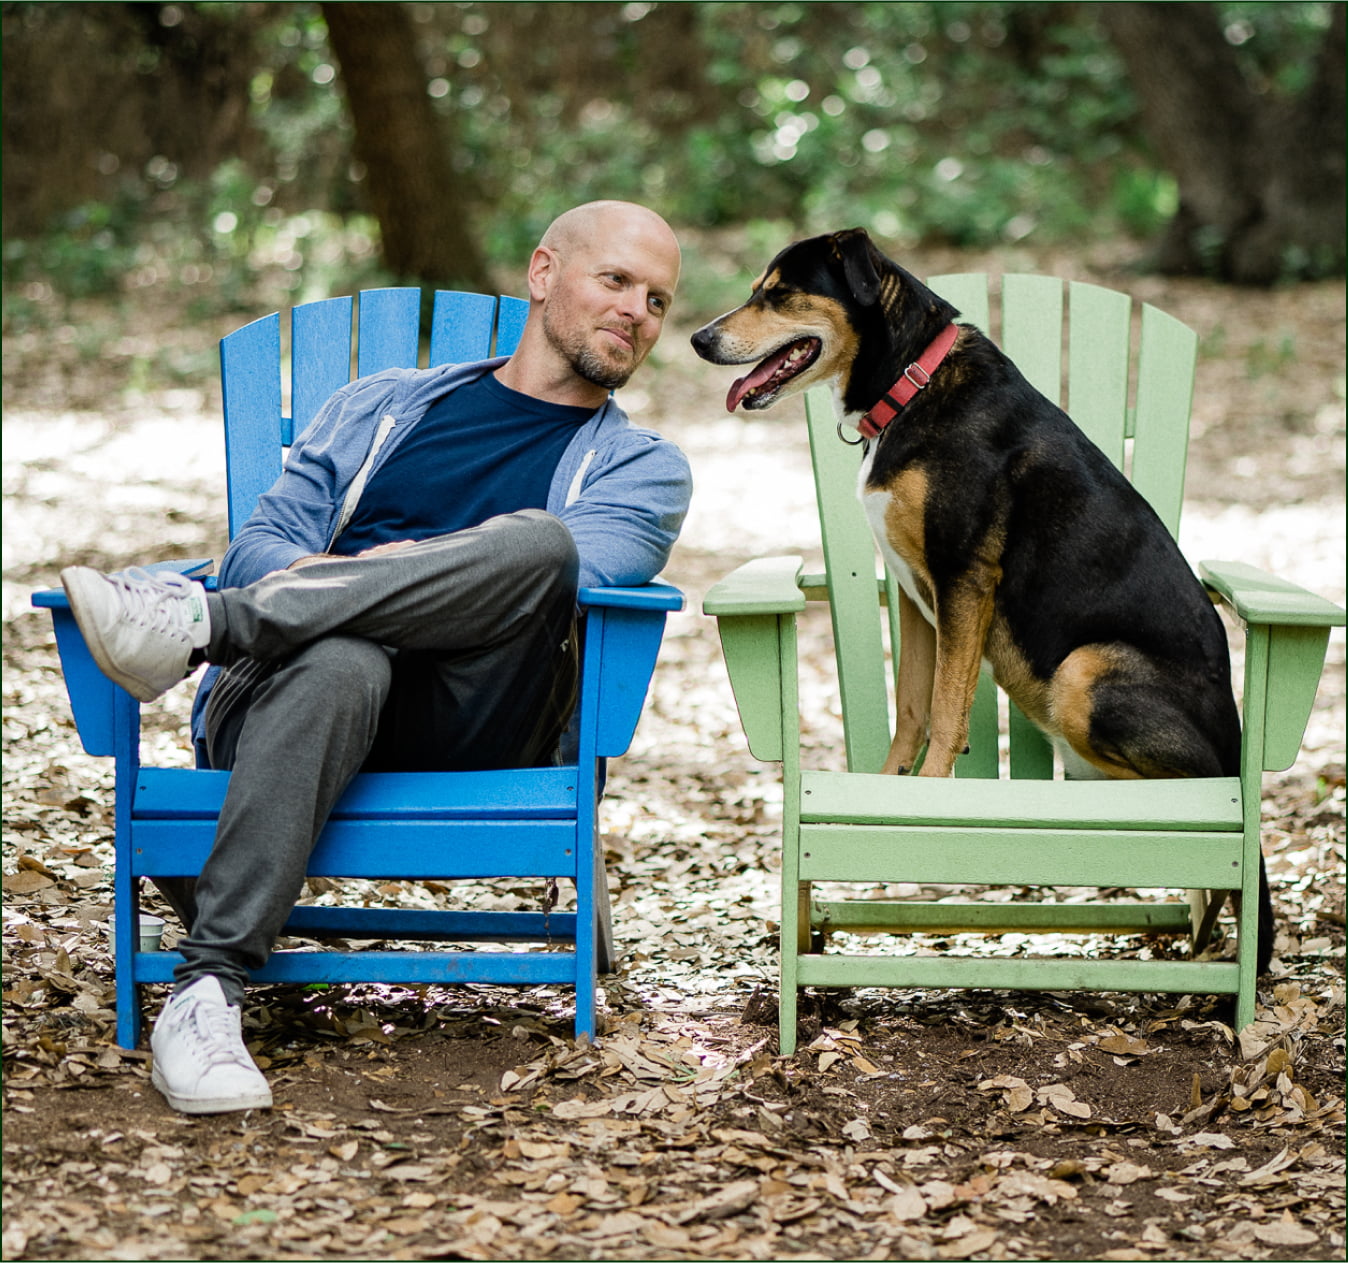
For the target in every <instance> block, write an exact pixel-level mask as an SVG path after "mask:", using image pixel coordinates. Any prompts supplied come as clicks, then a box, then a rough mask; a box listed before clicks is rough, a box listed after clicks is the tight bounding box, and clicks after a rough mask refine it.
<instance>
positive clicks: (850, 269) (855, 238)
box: [832, 228, 880, 307]
mask: <svg viewBox="0 0 1348 1263" xmlns="http://www.w3.org/2000/svg"><path fill="white" fill-rule="evenodd" d="M832 247H833V256H834V258H835V259H837V260H838V262H840V263H841V264H842V270H843V276H844V277H845V278H846V280H847V285H848V288H849V289H850V290H851V291H852V296H853V297H854V298H855V299H856V300H857V302H858V303H860V304H861V305H862V306H864V307H869V306H870V305H871V304H872V303H874V302H875V301H876V300H877V299H878V298H879V297H880V269H879V268H878V267H877V266H876V261H877V258H878V256H879V252H878V251H877V250H876V248H875V245H874V243H873V242H872V241H871V238H870V234H869V233H868V232H867V231H866V230H865V229H864V228H848V229H847V230H846V231H844V232H835V233H834V234H833V240H832Z"/></svg>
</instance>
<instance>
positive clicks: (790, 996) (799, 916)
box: [777, 882, 810, 1056]
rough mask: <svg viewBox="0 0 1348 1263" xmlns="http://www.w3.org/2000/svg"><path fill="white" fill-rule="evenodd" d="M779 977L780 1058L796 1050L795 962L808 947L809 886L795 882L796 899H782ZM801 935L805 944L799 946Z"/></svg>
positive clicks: (796, 974)
mask: <svg viewBox="0 0 1348 1263" xmlns="http://www.w3.org/2000/svg"><path fill="white" fill-rule="evenodd" d="M779 934H780V938H781V943H780V948H779V950H780V953H781V977H780V979H779V982H778V987H777V1046H778V1048H779V1049H780V1050H781V1053H782V1055H783V1056H790V1054H791V1053H793V1052H795V1051H796V1021H797V989H798V988H799V986H800V983H799V972H798V970H797V968H796V960H797V957H798V956H799V954H800V953H801V952H802V951H808V950H809V944H810V883H809V882H798V883H797V890H796V898H795V899H794V900H792V899H790V898H784V899H783V900H782V927H781V930H780V931H779ZM802 934H803V935H804V945H803V946H802V938H801V936H802Z"/></svg>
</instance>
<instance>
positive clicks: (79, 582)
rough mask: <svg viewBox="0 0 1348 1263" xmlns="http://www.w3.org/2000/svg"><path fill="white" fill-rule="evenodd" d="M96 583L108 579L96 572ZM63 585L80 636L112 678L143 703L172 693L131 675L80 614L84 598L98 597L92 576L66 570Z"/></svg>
mask: <svg viewBox="0 0 1348 1263" xmlns="http://www.w3.org/2000/svg"><path fill="white" fill-rule="evenodd" d="M90 573H92V572H90ZM92 582H93V583H97V584H102V583H103V582H104V580H103V579H102V578H101V577H99V576H98V575H96V574H95V575H94V577H93V580H92ZM61 586H62V587H64V588H65V590H66V597H67V599H68V600H69V601H70V612H71V613H72V614H74V616H75V625H76V626H77V627H78V628H79V629H80V635H81V636H83V637H84V643H85V644H86V645H88V647H89V652H90V653H91V654H93V658H94V661H95V662H96V663H97V664H98V669H99V670H100V671H102V672H103V674H104V675H106V676H107V677H108V679H110V680H111V681H112V682H113V683H114V684H119V685H121V687H122V688H124V689H125V690H126V691H127V692H128V693H130V694H131V696H132V697H134V698H135V699H136V700H137V701H139V702H152V701H154V699H155V698H156V697H159V696H161V695H162V694H164V693H166V692H168V690H167V689H161V688H156V687H155V685H153V684H151V683H150V682H149V681H147V680H142V679H140V677H139V676H134V675H129V674H128V673H127V672H125V671H123V670H121V669H120V668H119V667H118V666H117V664H116V663H115V662H113V660H112V659H111V658H110V657H109V656H108V648H107V646H106V645H105V644H104V643H103V637H102V636H101V635H100V634H99V631H98V628H97V627H96V626H94V625H93V623H92V622H91V621H89V620H88V619H86V618H85V617H84V616H82V615H81V614H80V605H79V603H81V602H84V601H89V602H90V603H93V602H94V601H96V600H97V599H98V598H97V596H96V595H94V593H95V592H96V590H97V589H95V588H94V587H92V586H91V580H90V578H89V576H88V575H86V574H84V573H81V571H80V570H79V569H77V568H72V569H69V570H63V571H62V572H61Z"/></svg>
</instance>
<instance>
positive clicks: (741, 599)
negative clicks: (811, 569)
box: [702, 557, 805, 618]
mask: <svg viewBox="0 0 1348 1263" xmlns="http://www.w3.org/2000/svg"><path fill="white" fill-rule="evenodd" d="M801 565H802V563H801V559H800V558H799V557H762V558H759V559H758V560H756V561H750V562H746V563H745V564H744V565H742V566H741V567H740V568H739V569H738V570H735V571H732V572H731V573H730V574H728V575H727V576H726V577H725V578H724V579H722V580H721V581H720V582H719V583H717V584H716V585H715V586H713V587H712V588H711V589H710V590H709V591H708V592H707V595H706V597H705V598H704V599H703V602H702V612H703V613H704V614H714V615H715V616H716V617H717V618H725V617H733V616H736V615H745V614H798V613H800V611H801V610H803V609H804V608H805V594H804V593H803V592H802V591H801V589H800V571H801Z"/></svg>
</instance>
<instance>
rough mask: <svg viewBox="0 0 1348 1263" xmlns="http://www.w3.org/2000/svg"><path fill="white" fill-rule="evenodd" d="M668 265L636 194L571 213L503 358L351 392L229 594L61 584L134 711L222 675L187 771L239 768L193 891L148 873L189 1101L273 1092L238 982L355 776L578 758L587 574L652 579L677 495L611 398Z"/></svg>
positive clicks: (247, 1103) (392, 376)
mask: <svg viewBox="0 0 1348 1263" xmlns="http://www.w3.org/2000/svg"><path fill="white" fill-rule="evenodd" d="M679 263H680V257H679V246H678V242H677V240H676V239H675V236H674V233H673V232H672V231H671V230H670V228H669V225H668V224H666V223H665V222H664V220H663V219H661V218H660V216H658V215H656V214H655V213H654V212H653V211H650V210H648V209H646V208H645V207H642V206H636V205H633V204H630V203H626V202H594V203H589V204H587V205H584V206H579V207H576V208H575V209H574V210H570V211H568V212H566V213H565V214H564V215H562V216H560V217H559V218H558V219H557V220H556V221H555V222H554V223H553V224H552V225H551V226H550V227H549V228H548V230H547V232H546V233H545V234H544V236H543V239H542V240H541V241H540V243H539V245H538V247H537V248H536V249H535V250H534V252H533V255H532V257H531V259H530V262H529V271H528V288H529V313H528V317H527V319H526V322H525V326H524V330H523V333H522V335H521V337H520V341H519V345H518V347H517V348H516V350H515V353H514V354H513V355H511V356H510V357H509V358H501V359H491V360H484V361H480V362H477V363H472V364H459V365H451V366H440V367H436V368H430V369H389V370H386V371H385V372H381V373H376V374H373V375H371V376H369V377H364V378H360V379H357V380H356V381H353V382H351V383H350V384H349V385H347V386H344V387H343V388H342V389H340V390H339V391H337V392H336V394H334V395H333V396H332V398H331V399H330V400H329V401H328V402H327V403H326V404H325V405H324V406H323V408H322V409H321V410H320V411H319V413H318V415H317V416H316V417H315V418H314V420H313V422H312V423H311V424H310V425H309V426H308V428H307V429H306V430H305V431H304V432H303V433H302V434H301V435H300V436H299V438H297V439H296V441H295V444H294V446H293V447H292V448H291V450H290V454H289V456H288V457H287V459H286V463H285V468H284V471H283V473H282V474H281V477H280V479H279V480H278V481H277V482H276V484H275V485H274V486H273V487H272V488H271V490H270V491H268V492H267V493H266V494H265V495H264V496H262V498H261V499H260V500H259V502H258V506H257V509H256V511H255V512H254V513H253V516H252V517H251V518H249V519H248V521H247V522H246V523H245V524H244V525H243V527H242V528H241V529H240V530H239V532H238V534H237V536H236V537H235V539H234V541H233V542H232V543H231V544H230V546H229V549H228V551H227V552H226V553H225V556H224V559H223V561H222V563H221V567H220V575H219V583H220V587H219V590H218V591H216V592H212V593H207V592H206V591H205V590H204V589H203V588H202V587H201V585H200V584H197V583H192V582H189V581H188V580H186V579H184V578H182V577H181V576H168V577H165V576H163V575H157V574H150V573H147V572H146V571H143V570H130V571H125V572H122V573H119V574H112V575H105V574H100V573H99V572H97V571H94V570H89V569H86V568H83V567H73V568H71V569H69V570H66V571H65V572H64V573H63V574H62V576H61V578H62V582H63V583H64V585H65V588H66V591H67V593H68V595H69V597H70V602H71V607H72V609H73V611H74V613H75V617H76V619H77V621H78V622H79V625H80V628H81V631H82V632H83V633H84V636H85V639H86V641H87V642H88V644H89V646H90V648H91V650H92V652H93V653H94V656H95V658H96V660H97V661H98V664H99V666H100V668H101V669H102V670H103V671H104V672H105V673H106V674H107V675H108V676H109V677H110V678H111V679H113V680H114V681H116V682H117V683H118V684H120V685H122V686H123V687H124V688H126V689H128V690H129V691H130V692H131V693H133V694H134V695H135V696H137V697H139V698H140V699H141V700H142V701H149V700H150V699H152V698H154V697H157V696H159V695H160V694H161V693H163V692H165V691H166V690H167V689H169V688H170V687H172V686H173V685H175V684H177V683H178V682H179V681H181V680H182V679H183V678H185V676H187V675H188V674H190V673H191V672H192V671H193V670H194V669H195V668H196V667H197V666H198V665H201V664H203V663H208V664H211V665H210V668H209V670H208V671H207V672H206V674H205V677H204V678H203V681H202V684H201V687H200V689H199V690H198V697H197V702H196V705H195V707H194V711H193V715H194V720H193V735H194V739H195V740H196V742H197V749H198V760H199V762H200V763H201V764H202V765H204V766H209V767H213V768H231V769H233V775H232V776H231V777H230V783H229V789H228V792H227V794H226V798H225V802H224V806H223V808H222V810H221V813H220V821H219V826H218V828H217V831H216V836H215V842H214V845H213V848H212V851H211V854H210V857H209V858H208V860H207V861H206V864H205V866H204V867H203V869H202V872H201V876H200V878H198V879H197V881H196V882H195V888H193V884H192V883H187V882H179V883H164V884H162V886H161V888H163V889H164V891H165V894H166V895H168V896H169V898H170V901H171V902H172V903H173V905H174V907H175V908H176V909H177V910H178V912H179V915H180V916H181V917H182V918H183V921H184V926H185V928H186V929H187V930H188V933H187V936H186V937H185V938H183V939H182V940H180V943H179V948H180V950H181V951H182V953H183V957H184V960H183V963H182V964H181V965H180V966H179V967H178V969H177V971H176V973H175V990H174V994H173V996H172V998H171V999H170V1001H169V1002H168V1004H166V1005H165V1007H164V1009H163V1011H162V1012H161V1014H160V1016H159V1018H158V1020H157V1021H156V1023H155V1028H154V1033H153V1035H152V1037H151V1046H152V1048H153V1050H154V1062H153V1081H154V1084H155V1086H156V1087H157V1088H158V1089H159V1090H160V1091H161V1092H162V1093H163V1094H164V1096H165V1097H166V1098H167V1100H168V1102H169V1104H170V1105H172V1106H173V1107H174V1108H175V1109H178V1110H181V1111H183V1112H185V1113H221V1112H226V1111H231V1110H244V1109H253V1108H259V1107H267V1106H270V1104H271V1091H270V1089H269V1088H268V1086H267V1082H266V1079H265V1078H264V1077H263V1075H262V1073H261V1071H260V1070H259V1069H258V1068H257V1066H256V1064H255V1063H254V1062H253V1059H252V1058H251V1057H250V1056H249V1054H248V1050H247V1049H246V1048H245V1046H244V1043H243V1037H242V1024H241V1005H242V1002H243V998H244V986H245V983H246V982H247V979H248V971H249V970H252V969H257V968H260V967H261V966H262V965H263V964H264V963H265V962H266V960H267V958H268V956H269V955H270V953H271V950H272V947H273V945H274V943H275V939H276V936H277V934H278V933H279V931H280V929H281V927H282V926H283V925H284V924H285V922H286V919H287V917H288V916H289V914H290V910H291V908H292V907H293V906H294V903H295V900H296V899H297V898H298V896H299V893H300V890H301V886H302V883H303V880H304V873H305V869H306V866H307V862H308V857H309V853H310V851H311V850H312V848H313V845H314V843H315V841H316V840H317V838H318V834H319V833H320V832H321V830H322V828H323V825H324V823H325V822H326V820H327V817H328V813H329V812H330V811H331V809H332V807H333V805H334V803H335V802H336V801H337V799H338V798H339V797H340V796H341V794H342V791H343V790H344V789H345V788H346V786H347V784H348V783H349V782H350V780H351V778H352V777H353V776H354V775H355V774H356V773H357V772H358V771H361V770H366V771H416V770H461V769H473V768H508V767H530V766H537V765H540V764H548V763H551V762H554V761H556V760H557V758H558V757H559V755H564V754H565V753H566V751H565V749H563V748H562V747H565V745H566V736H567V734H566V728H567V723H568V720H569V718H570V716H571V712H572V709H573V707H574V704H575V696H576V683H577V654H576V593H577V589H578V588H580V587H590V586H607V585H627V584H641V583H645V582H647V581H649V580H650V579H652V578H654V577H655V575H656V574H658V573H659V571H660V570H661V568H662V567H663V566H664V564H665V561H666V559H667V557H668V555H669V550H670V548H671V547H672V545H673V543H674V540H675V538H676V536H677V534H678V531H679V528H680V526H681V525H682V522H683V518H684V514H685V513H686V511H687V508H688V499H689V494H690V491H691V479H690V476H689V471H688V464H687V461H686V460H685V458H684V456H683V454H682V453H681V452H680V451H679V450H678V448H676V447H675V446H674V445H673V444H672V443H670V442H668V441H667V440H665V439H663V438H661V437H660V436H659V435H658V434H655V433H653V432H652V431H650V430H643V429H638V428H636V427H634V426H633V425H632V424H631V423H630V422H629V421H628V419H627V416H626V415H625V414H624V412H623V411H622V409H621V408H620V407H619V406H618V405H617V404H616V403H615V402H614V400H613V398H612V396H611V392H612V391H613V390H615V389H616V388H617V387H619V386H622V385H623V384H624V383H626V382H627V381H628V379H629V378H630V377H631V376H632V374H633V373H634V372H635V371H636V370H637V368H638V367H640V365H641V364H642V362H643V361H644V360H645V359H646V356H647V355H648V354H649V353H650V350H651V348H652V347H653V346H654V345H655V343H656V341H657V340H658V339H659V337H660V332H661V330H662V328H663V326H664V322H665V318H666V316H667V315H668V313H669V309H670V304H671V303H672V302H673V299H674V291H675V288H676V287H677V285H678V280H679Z"/></svg>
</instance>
